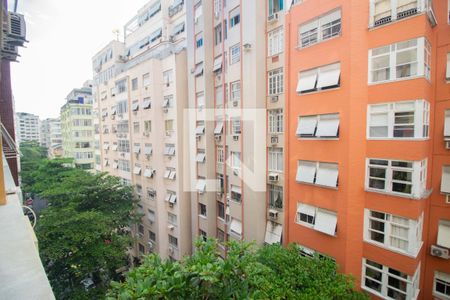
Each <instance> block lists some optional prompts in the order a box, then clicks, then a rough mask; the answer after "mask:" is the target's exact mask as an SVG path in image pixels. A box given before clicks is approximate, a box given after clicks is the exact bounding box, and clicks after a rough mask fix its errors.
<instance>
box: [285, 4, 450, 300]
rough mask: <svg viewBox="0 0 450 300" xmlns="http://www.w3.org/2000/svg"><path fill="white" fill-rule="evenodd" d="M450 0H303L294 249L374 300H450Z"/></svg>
mask: <svg viewBox="0 0 450 300" xmlns="http://www.w3.org/2000/svg"><path fill="white" fill-rule="evenodd" d="M449 17H450V1H449V0H435V1H428V0H354V1H350V0H315V1H312V0H304V1H298V0H297V1H296V0H294V1H293V5H292V7H291V8H290V11H289V12H288V13H287V15H286V20H285V37H286V39H285V44H286V45H285V57H286V58H285V65H286V73H285V77H286V81H285V87H286V88H285V95H286V104H285V105H286V137H285V141H286V142H285V149H286V156H285V157H286V178H288V179H287V181H286V192H285V193H286V197H285V199H287V205H286V211H285V218H286V219H285V227H286V229H285V238H284V242H285V243H291V242H294V243H297V244H299V245H300V246H301V247H302V252H303V253H304V255H311V254H312V253H314V252H317V253H319V254H321V255H325V256H328V257H331V258H333V259H334V260H335V261H336V262H337V263H338V265H339V266H340V270H341V271H342V272H344V273H349V274H352V275H353V276H354V277H355V278H356V280H357V284H358V285H359V286H360V287H361V289H363V290H365V291H367V292H368V293H370V295H371V296H373V298H374V299H433V298H435V299H450V260H449V248H450V196H448V195H449V194H450V142H446V141H445V139H446V137H447V138H449V139H450V26H449V24H450V20H449Z"/></svg>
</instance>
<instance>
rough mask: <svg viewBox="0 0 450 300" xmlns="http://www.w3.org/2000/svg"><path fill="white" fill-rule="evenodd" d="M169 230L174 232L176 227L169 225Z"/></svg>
mask: <svg viewBox="0 0 450 300" xmlns="http://www.w3.org/2000/svg"><path fill="white" fill-rule="evenodd" d="M167 228H168V229H169V230H174V229H175V226H173V225H169V226H167Z"/></svg>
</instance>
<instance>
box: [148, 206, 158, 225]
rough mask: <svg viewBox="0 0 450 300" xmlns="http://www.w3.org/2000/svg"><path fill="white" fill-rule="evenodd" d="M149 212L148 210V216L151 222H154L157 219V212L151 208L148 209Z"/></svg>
mask: <svg viewBox="0 0 450 300" xmlns="http://www.w3.org/2000/svg"><path fill="white" fill-rule="evenodd" d="M147 212H148V215H147V217H148V220H149V222H150V223H154V222H155V221H156V214H155V211H153V210H151V209H149V210H147Z"/></svg>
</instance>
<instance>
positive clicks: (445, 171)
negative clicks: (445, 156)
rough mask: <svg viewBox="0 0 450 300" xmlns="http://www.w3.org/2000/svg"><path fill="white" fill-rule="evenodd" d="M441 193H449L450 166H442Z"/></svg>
mask: <svg viewBox="0 0 450 300" xmlns="http://www.w3.org/2000/svg"><path fill="white" fill-rule="evenodd" d="M441 193H445V194H450V166H443V167H442V177H441Z"/></svg>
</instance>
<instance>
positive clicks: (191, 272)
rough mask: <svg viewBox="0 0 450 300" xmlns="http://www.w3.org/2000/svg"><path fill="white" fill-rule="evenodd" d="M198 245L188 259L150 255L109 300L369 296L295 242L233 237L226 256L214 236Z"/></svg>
mask: <svg viewBox="0 0 450 300" xmlns="http://www.w3.org/2000/svg"><path fill="white" fill-rule="evenodd" d="M196 247H197V251H196V252H195V253H194V254H193V255H192V256H190V257H186V258H185V259H184V260H183V261H182V262H173V261H170V260H166V261H163V260H161V259H160V258H159V257H158V256H157V255H156V254H151V255H149V256H147V257H146V258H145V259H144V262H143V264H142V265H141V266H139V267H137V268H134V269H132V270H131V271H130V272H129V273H128V274H127V277H126V280H125V281H124V282H112V284H111V290H110V291H109V293H108V297H107V299H109V300H113V299H120V300H125V299H355V300H356V299H368V297H367V296H366V295H365V294H363V293H360V292H357V291H355V287H354V280H353V279H352V278H351V277H350V276H347V275H343V274H339V273H338V272H337V266H336V264H335V263H334V262H333V261H331V260H330V259H321V258H319V257H314V258H307V257H303V256H300V255H299V249H298V247H297V246H295V245H290V246H289V247H288V248H283V247H281V246H279V245H270V246H269V245H268V246H264V247H262V248H258V249H257V248H255V247H254V246H253V245H252V244H246V243H237V242H231V243H229V244H228V252H227V256H226V258H225V259H222V258H221V256H220V255H219V251H218V244H217V242H216V241H215V240H213V239H209V240H208V241H206V242H203V241H198V242H197V245H196Z"/></svg>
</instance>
